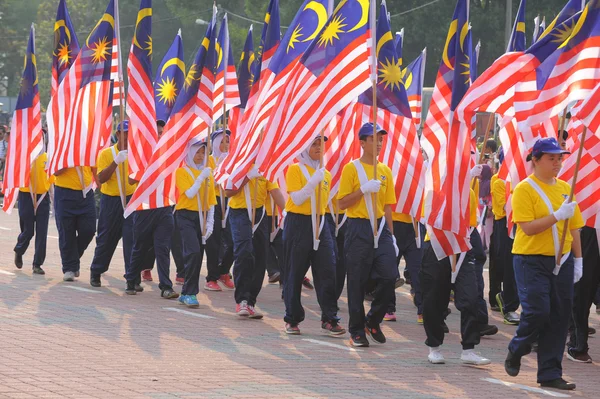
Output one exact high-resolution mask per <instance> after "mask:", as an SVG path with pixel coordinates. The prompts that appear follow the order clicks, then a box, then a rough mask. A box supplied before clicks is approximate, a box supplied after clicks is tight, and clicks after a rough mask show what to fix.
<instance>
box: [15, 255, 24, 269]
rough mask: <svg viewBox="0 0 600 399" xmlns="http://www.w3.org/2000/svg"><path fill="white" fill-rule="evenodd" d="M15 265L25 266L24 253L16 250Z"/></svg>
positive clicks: (20, 267)
mask: <svg viewBox="0 0 600 399" xmlns="http://www.w3.org/2000/svg"><path fill="white" fill-rule="evenodd" d="M15 266H16V267H17V269H22V268H23V255H20V254H18V253H16V252H15Z"/></svg>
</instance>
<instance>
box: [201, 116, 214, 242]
mask: <svg viewBox="0 0 600 399" xmlns="http://www.w3.org/2000/svg"><path fill="white" fill-rule="evenodd" d="M214 126H215V125H214V124H213V126H212V127H211V128H210V130H209V135H208V137H207V138H206V151H205V152H204V167H205V168H206V167H208V166H209V165H208V158H209V157H210V153H211V150H212V140H211V137H212V133H214V129H215V127H214ZM209 184H210V176H209V177H208V178H207V179H206V181H205V182H204V202H203V203H202V204H201V205H202V223H203V226H204V229H203V230H202V231H203V232H204V234H206V227H207V224H208V209H204V205H205V204H206V205H208V185H209Z"/></svg>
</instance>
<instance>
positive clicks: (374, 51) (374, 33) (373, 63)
mask: <svg viewBox="0 0 600 399" xmlns="http://www.w3.org/2000/svg"><path fill="white" fill-rule="evenodd" d="M370 6H371V9H370V25H371V83H372V90H373V179H377V162H378V160H377V141H378V138H377V28H376V22H375V15H376V13H377V9H376V7H375V1H374V0H371V2H370ZM371 195H372V197H373V215H374V216H375V223H374V224H373V236H374V237H375V238H377V193H373V194H371Z"/></svg>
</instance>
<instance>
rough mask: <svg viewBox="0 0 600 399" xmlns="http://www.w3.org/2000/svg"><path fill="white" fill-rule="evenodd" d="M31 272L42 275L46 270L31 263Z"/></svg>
mask: <svg viewBox="0 0 600 399" xmlns="http://www.w3.org/2000/svg"><path fill="white" fill-rule="evenodd" d="M33 274H39V275H44V274H46V272H45V271H44V269H42V268H41V266H36V265H33Z"/></svg>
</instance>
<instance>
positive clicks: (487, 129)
mask: <svg viewBox="0 0 600 399" xmlns="http://www.w3.org/2000/svg"><path fill="white" fill-rule="evenodd" d="M494 119H496V114H491V115H490V118H489V119H488V123H487V128H486V129H485V135H484V136H483V148H482V149H481V154H479V162H478V165H480V164H481V163H482V162H483V160H484V156H485V154H484V151H485V144H486V143H487V141H488V138H489V137H490V128H491V127H492V126H491V124H492V121H493V120H494ZM476 182H477V179H476V178H474V179H473V183H471V189H473V190H475V184H476Z"/></svg>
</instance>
